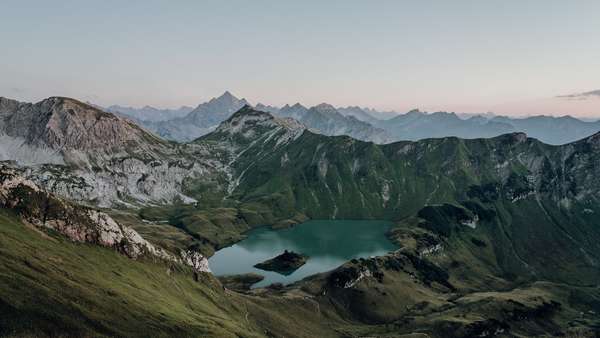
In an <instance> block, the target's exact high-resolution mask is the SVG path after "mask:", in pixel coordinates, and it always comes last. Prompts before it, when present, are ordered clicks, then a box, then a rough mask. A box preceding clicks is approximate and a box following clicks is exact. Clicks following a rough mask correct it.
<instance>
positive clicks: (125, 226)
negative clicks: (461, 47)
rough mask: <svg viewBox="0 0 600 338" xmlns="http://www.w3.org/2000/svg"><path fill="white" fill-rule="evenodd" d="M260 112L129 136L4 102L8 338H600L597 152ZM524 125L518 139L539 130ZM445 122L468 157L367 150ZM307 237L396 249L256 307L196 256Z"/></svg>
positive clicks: (435, 151) (67, 114)
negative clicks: (359, 223) (260, 240)
mask: <svg viewBox="0 0 600 338" xmlns="http://www.w3.org/2000/svg"><path fill="white" fill-rule="evenodd" d="M238 106H239V107H238ZM233 107H238V108H233ZM264 107H267V106H264ZM230 109H231V110H230ZM268 109H273V111H272V113H269V112H263V111H259V110H257V109H255V108H253V107H251V106H249V105H248V104H247V102H246V101H245V100H243V99H242V100H238V99H237V98H235V97H234V96H233V95H231V94H229V93H225V95H224V96H222V97H220V98H215V99H213V100H211V101H209V102H208V103H206V104H202V105H199V106H198V107H197V108H195V109H194V110H193V111H192V112H190V113H189V114H188V115H186V116H185V117H180V118H176V119H173V120H169V121H160V122H152V123H150V124H145V123H144V126H143V127H140V126H138V125H137V124H136V123H134V121H132V120H131V119H128V118H123V117H120V116H117V115H114V114H111V113H109V112H106V111H103V110H101V109H98V108H96V107H93V106H91V105H88V104H85V103H82V102H80V101H77V100H74V99H70V98H63V97H52V98H48V99H46V100H43V101H41V102H38V103H23V102H18V101H14V100H10V99H5V98H0V140H1V141H2V142H1V143H0V144H1V149H0V160H1V161H4V162H3V163H2V166H1V167H0V205H1V206H2V208H1V209H0V223H1V224H2V226H0V232H1V236H0V244H1V245H0V253H1V254H0V262H2V265H1V266H2V273H0V311H1V313H3V314H6V315H3V316H2V317H1V318H0V334H2V335H4V334H6V335H28V334H29V335H35V334H36V333H39V332H43V333H45V334H46V335H48V336H52V335H56V334H59V333H60V334H63V335H65V334H66V335H73V336H92V335H101V336H144V335H146V336H147V335H153V336H156V335H159V336H161V335H165V336H173V335H175V336H232V337H233V336H248V337H262V336H293V337H296V336H301V337H316V336H319V337H341V336H398V335H413V336H415V335H416V336H419V335H420V336H425V335H426V336H433V337H452V336H456V337H473V336H494V335H505V336H536V335H537V336H542V335H546V336H553V335H567V334H582V335H584V334H593V332H594V331H596V332H597V330H598V328H600V320H599V319H598V316H597V313H598V312H599V311H600V291H599V290H600V289H599V288H598V280H600V244H599V243H600V228H599V227H598V221H597V220H598V216H597V215H598V213H600V195H599V193H598V192H599V191H600V179H599V178H598V177H600V166H599V163H600V162H599V161H598V151H599V150H600V134H598V133H595V134H592V135H582V137H581V138H580V139H579V140H577V141H574V142H570V143H567V144H564V145H560V146H555V145H548V144H546V143H544V142H542V141H540V140H538V139H536V138H532V137H528V135H526V134H525V133H521V132H512V131H510V130H509V131H510V132H509V133H505V134H502V135H498V136H495V135H494V134H493V133H490V134H489V135H487V134H486V135H485V136H486V137H485V138H482V137H479V136H477V135H479V134H476V132H478V133H483V132H484V131H482V130H487V129H486V128H488V127H489V128H493V130H494V132H497V133H503V132H504V131H505V129H503V128H509V127H510V126H511V125H512V124H511V123H513V122H514V120H513V121H508V122H507V121H506V120H504V119H496V118H493V119H485V121H484V120H482V119H480V118H471V119H468V120H466V121H468V123H470V125H471V126H476V125H477V126H480V127H481V126H485V127H481V128H479V129H480V130H479V131H473V130H469V129H468V128H467V129H464V127H463V125H462V124H460V121H465V120H461V119H459V118H458V117H457V116H456V115H454V114H448V113H434V114H424V113H421V112H418V111H413V112H410V113H407V114H405V115H400V116H398V117H395V118H393V119H391V120H388V121H385V122H382V123H381V124H380V125H379V127H377V126H374V125H371V124H370V123H368V122H365V121H361V120H360V119H359V118H358V116H359V115H360V113H357V112H356V109H355V108H350V109H341V110H342V111H344V113H341V112H339V111H338V109H336V108H334V107H332V106H330V105H326V104H322V105H319V106H316V107H312V108H305V107H303V106H301V105H300V104H296V105H293V106H284V107H282V108H281V109H274V108H272V107H271V108H268ZM265 110H267V109H265ZM349 110H351V111H353V113H352V114H351V113H349ZM217 111H218V113H217ZM363 117H364V116H363ZM532 119H534V122H535V123H533V122H532V124H533V126H530V125H528V124H523V125H522V127H523V128H525V127H527V128H531V130H536V129H535V128H536V127H537V126H539V124H538V123H539V122H538V120H537V119H535V118H532ZM457 120H458V121H459V122H457ZM184 121H187V123H188V124H189V125H190V126H189V128H190V129H186V130H184V129H182V128H183V127H182V126H183V123H184ZM436 121H443V123H446V124H447V125H448V129H452V130H458V131H460V132H461V133H468V132H470V133H471V134H469V135H471V136H472V137H474V138H473V139H464V138H458V137H454V136H441V135H436V136H438V138H425V139H422V140H417V141H411V140H404V141H398V142H394V143H388V142H387V140H384V139H383V138H382V139H377V141H382V142H380V143H385V144H378V143H379V142H377V143H375V142H372V141H374V140H373V139H370V138H373V137H375V135H377V137H381V135H387V133H390V134H391V135H392V136H393V135H394V134H392V133H391V131H394V130H402V132H398V134H396V135H400V134H404V133H408V132H413V133H415V134H413V135H417V136H418V138H421V136H422V134H419V133H417V131H415V130H414V129H415V128H417V129H418V128H421V129H424V130H427V129H429V130H430V132H431V133H441V132H442V130H440V129H434V128H432V127H431V126H432V125H434V124H435V122H436ZM528 121H530V120H528ZM543 121H544V123H550V124H553V123H556V122H561V123H565V124H564V125H570V124H571V123H574V125H575V126H581V124H579V123H577V122H574V121H572V120H571V119H569V118H567V119H566V120H565V119H544V120H543ZM169 122H170V123H171V124H169ZM154 123H156V125H158V124H160V125H162V126H163V127H164V128H165V129H153V130H155V132H156V133H158V134H160V132H158V131H160V130H164V131H165V133H166V134H165V135H170V136H173V135H183V134H184V133H185V132H186V131H189V130H192V129H193V130H194V131H195V132H200V131H201V130H203V131H208V130H210V132H208V133H204V134H203V135H198V136H199V137H195V136H194V137H190V138H191V139H193V140H192V141H188V142H181V143H178V142H173V141H167V140H164V139H162V138H160V137H158V136H156V135H155V134H152V133H150V132H148V131H146V128H149V127H148V126H152V125H155V124H154ZM454 123H456V125H454ZM477 123H478V124H477ZM583 125H584V126H588V125H587V124H583ZM167 126H169V127H167ZM408 126H412V127H408ZM317 127H318V128H317ZM384 127H385V128H384ZM194 128H196V129H194ZM402 128H404V129H402ZM473 128H475V127H473ZM564 128H566V127H564ZM149 129H151V128H149ZM490 130H492V129H490ZM557 130H558V129H557ZM586 130H588V129H586ZM589 131H590V132H591V129H589ZM419 132H420V131H419ZM486 132H487V131H486ZM566 132H568V133H574V131H573V130H566ZM577 132H580V131H579V129H578V130H577ZM423 133H424V132H423ZM592 133H593V132H592ZM349 134H353V135H357V136H360V137H361V138H363V139H366V140H368V141H363V140H360V139H357V138H355V137H351V136H352V135H350V136H348V135H349ZM404 135H405V134H404ZM549 135H550V134H549ZM560 135H561V136H560V137H565V136H564V135H566V134H560ZM569 135H571V136H570V137H573V136H572V134H569ZM492 136H493V137H492ZM386 137H387V136H386ZM404 137H406V136H404ZM548 137H549V136H548ZM552 137H554V136H552ZM307 219H380V220H388V221H390V222H392V223H393V228H392V229H391V230H390V232H389V233H388V234H387V235H388V237H389V238H390V239H391V240H393V241H394V242H395V243H397V244H398V245H399V249H398V250H397V251H394V252H391V253H389V254H387V255H383V256H379V257H371V258H364V259H355V260H352V261H349V262H347V263H345V264H343V265H342V266H340V267H338V268H336V269H334V270H332V271H329V272H325V273H321V274H318V275H314V276H311V277H308V278H306V279H304V280H302V281H299V282H297V283H294V284H292V285H289V286H272V287H271V288H263V289H259V290H246V291H243V290H242V291H233V290H230V289H229V288H228V287H227V285H226V284H224V283H226V282H225V281H223V280H219V279H217V278H215V277H214V276H213V275H212V274H211V273H210V272H209V270H210V268H209V267H208V266H207V264H206V257H209V256H211V255H212V254H213V253H214V251H215V250H218V249H220V248H222V247H224V246H227V245H230V244H232V243H235V242H237V241H239V240H241V239H242V238H243V237H244V233H245V232H246V231H248V230H249V229H252V228H254V227H258V226H264V225H270V226H274V227H288V226H293V225H294V224H296V223H300V222H303V221H305V220H307ZM82 243H83V244H82ZM66 290H68V291H66Z"/></svg>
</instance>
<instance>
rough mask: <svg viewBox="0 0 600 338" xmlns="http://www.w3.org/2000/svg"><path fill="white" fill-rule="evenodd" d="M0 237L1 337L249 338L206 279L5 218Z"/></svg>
mask: <svg viewBox="0 0 600 338" xmlns="http://www.w3.org/2000/svg"><path fill="white" fill-rule="evenodd" d="M0 233H1V235H0V260H1V267H2V269H1V272H0V280H1V282H0V299H1V306H2V307H3V309H2V311H1V312H2V313H3V316H2V318H0V323H2V325H0V327H1V328H2V331H3V332H2V334H10V333H14V334H22V333H27V332H29V333H35V334H36V335H37V334H41V333H53V332H62V333H64V334H65V335H74V336H81V335H88V334H96V333H99V334H102V335H119V336H132V335H152V336H155V335H159V334H162V335H164V336H173V335H184V334H193V335H212V336H224V337H226V336H237V335H244V336H253V335H255V334H254V333H253V332H252V331H253V328H252V327H251V326H249V325H248V326H249V327H250V328H248V327H245V326H246V325H245V324H246V322H245V320H244V309H243V308H241V307H240V306H236V305H232V304H235V302H232V301H223V299H224V295H223V293H222V292H216V291H215V290H218V288H216V287H215V285H216V284H214V280H213V279H212V277H205V278H204V280H203V283H195V282H194V281H193V280H192V278H190V273H189V271H188V272H187V273H173V274H171V275H169V274H167V266H166V265H164V264H155V263H152V262H144V261H134V260H130V259H128V258H126V257H124V256H121V255H119V254H117V253H116V252H114V251H113V250H110V249H105V248H100V247H97V246H92V245H83V244H75V243H72V242H70V241H68V240H66V239H64V238H62V237H60V236H53V235H46V234H43V233H41V232H39V231H37V230H33V229H28V228H25V227H24V226H23V225H22V224H21V223H20V222H18V221H16V220H15V219H14V218H13V217H12V216H10V215H7V214H6V213H2V214H0ZM7 315H8V316H7ZM254 329H255V328H254Z"/></svg>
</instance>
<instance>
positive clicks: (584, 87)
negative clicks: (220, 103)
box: [0, 0, 600, 117]
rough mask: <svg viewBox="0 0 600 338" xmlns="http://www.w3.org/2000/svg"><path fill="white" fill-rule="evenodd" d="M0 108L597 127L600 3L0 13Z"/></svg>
mask: <svg viewBox="0 0 600 338" xmlns="http://www.w3.org/2000/svg"><path fill="white" fill-rule="evenodd" d="M0 6H1V7H0V8H2V10H1V11H0V41H1V42H0V96H5V97H10V98H14V99H19V100H24V101H39V100H41V99H43V98H45V97H49V96H69V97H74V98H77V99H80V100H83V101H91V102H94V103H97V104H101V105H111V104H121V105H128V106H143V105H153V106H156V107H177V106H181V105H189V106H196V105H197V104H198V103H200V102H203V101H206V100H207V99H210V98H211V97H214V96H218V95H220V94H221V93H223V92H224V91H226V90H229V91H231V92H232V93H233V94H234V95H236V96H238V97H245V98H247V99H248V100H249V101H250V102H253V103H258V102H261V103H266V104H272V105H283V104H285V103H295V102H301V103H303V104H305V105H309V106H310V105H315V104H318V103H321V102H328V103H331V104H333V105H336V106H347V105H359V106H367V107H373V108H376V109H380V110H396V111H408V110H410V109H412V108H419V109H421V110H426V111H441V110H443V111H456V112H467V113H469V112H488V111H491V112H495V113H501V114H509V115H530V114H554V115H565V114H570V115H574V116H584V117H585V116H587V117H592V116H594V117H600V95H596V96H593V95H591V96H582V97H579V98H578V99H573V98H564V97H563V98H558V97H557V96H560V95H569V94H576V93H583V92H588V91H593V90H598V89H600V1H597V0H590V1H583V0H582V1H577V0H574V1H555V0H539V1H536V0H529V1H524V0H514V1H512V0H503V1H496V0H487V1H475V0H473V1H461V0H453V1H447V0H440V1H433V0H423V1H400V0H397V1H352V0H346V1H308V0H304V1H278V0H273V1H266V0H265V1H261V0H256V1H227V0H221V1H183V0H181V1H166V0H165V1H152V0H145V1H135V0H130V1H110V0H108V1H100V0H98V1H91V0H78V1H63V0H53V1H45V0H44V1H29V0H18V1H12V0H0Z"/></svg>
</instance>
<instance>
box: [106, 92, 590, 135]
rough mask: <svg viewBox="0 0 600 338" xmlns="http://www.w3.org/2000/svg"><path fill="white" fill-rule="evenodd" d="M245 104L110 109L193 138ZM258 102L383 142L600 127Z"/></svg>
mask: <svg viewBox="0 0 600 338" xmlns="http://www.w3.org/2000/svg"><path fill="white" fill-rule="evenodd" d="M586 94H589V95H592V94H593V93H592V94H590V93H586ZM246 104H249V102H248V101H247V100H245V99H238V98H236V97H235V96H234V95H233V94H231V93H230V92H225V93H224V94H223V95H221V96H220V97H217V98H213V99H211V100H209V101H208V102H206V103H202V104H200V105H198V106H197V107H196V108H194V109H191V108H186V107H182V108H180V109H178V110H158V109H155V108H151V107H145V108H142V109H137V110H136V109H130V108H120V107H118V106H111V107H109V108H108V109H106V110H107V111H113V112H117V113H118V114H121V115H123V116H126V117H129V118H131V119H133V120H134V121H135V122H136V123H138V124H139V125H141V126H143V127H144V128H146V129H148V130H150V131H152V132H154V133H155V134H157V135H158V136H160V137H163V138H166V139H169V140H174V141H178V142H188V141H192V140H194V139H196V138H198V137H200V136H202V135H205V134H207V133H209V132H210V131H212V130H214V128H216V127H217V126H218V124H219V123H221V122H223V121H224V120H226V119H227V118H228V117H230V116H231V115H232V114H233V113H234V112H236V111H237V110H239V109H240V108H241V107H243V106H244V105H246ZM255 108H256V109H257V110H260V111H265V112H269V113H271V114H273V115H277V116H282V117H293V118H295V119H297V120H298V121H300V122H302V123H303V124H304V125H305V126H306V127H307V128H310V129H312V130H313V131H315V132H317V133H321V134H323V135H328V136H336V135H348V136H351V137H353V138H356V139H359V140H363V141H371V142H374V143H379V144H384V143H391V142H395V141H402V140H413V141H414V140H420V139H426V138H439V137H447V136H456V137H460V138H469V139H471V138H481V137H493V136H498V135H501V134H505V133H511V132H524V133H526V134H528V135H530V136H532V137H534V138H537V139H539V140H541V141H543V142H546V143H549V144H555V145H559V144H566V143H569V142H573V141H576V140H578V139H581V138H583V137H585V136H590V135H592V134H594V133H596V132H598V131H600V121H583V120H579V119H576V118H574V117H571V116H562V117H551V116H531V117H526V118H511V117H507V116H496V115H493V114H491V113H486V114H479V115H477V114H476V115H473V114H471V115H469V114H466V115H465V114H456V113H448V112H435V113H426V112H421V111H419V110H416V109H415V110H412V111H409V112H407V113H404V114H401V113H396V112H378V111H376V110H373V109H369V108H360V107H357V106H349V107H345V108H344V107H340V108H335V107H333V106H331V105H329V104H326V103H323V104H319V105H317V106H314V107H310V108H307V107H304V106H303V105H301V104H300V103H296V104H294V105H291V106H290V105H284V106H283V107H280V108H279V107H275V106H270V105H265V104H261V103H259V104H257V105H256V107H255Z"/></svg>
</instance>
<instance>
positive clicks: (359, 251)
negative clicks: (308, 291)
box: [209, 220, 397, 287]
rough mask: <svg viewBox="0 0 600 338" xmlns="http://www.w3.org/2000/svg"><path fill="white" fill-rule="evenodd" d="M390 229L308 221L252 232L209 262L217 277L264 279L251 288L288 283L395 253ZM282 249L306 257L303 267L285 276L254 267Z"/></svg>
mask: <svg viewBox="0 0 600 338" xmlns="http://www.w3.org/2000/svg"><path fill="white" fill-rule="evenodd" d="M390 227H391V223H390V222H385V221H340V220H335V221H308V222H306V223H303V224H300V225H297V226H295V227H293V228H290V229H284V230H271V229H269V228H266V227H262V228H258V229H255V230H252V231H251V232H249V233H248V238H246V239H245V240H243V241H241V242H239V243H236V244H234V245H232V246H230V247H227V248H223V249H221V250H219V251H218V252H217V253H215V255H214V256H213V257H211V258H210V259H209V263H210V268H211V270H212V271H213V273H214V274H215V275H217V276H222V275H232V274H241V273H248V272H254V273H258V274H261V275H263V276H265V279H264V280H263V281H262V282H260V283H257V284H255V285H254V287H261V286H266V285H269V284H272V283H276V282H279V283H283V284H289V283H292V282H295V281H297V280H300V279H302V278H304V277H307V276H310V275H312V274H315V273H320V272H324V271H328V270H331V269H334V268H336V267H338V266H339V265H341V264H343V263H344V262H346V261H348V260H350V259H352V258H358V257H370V256H377V255H382V254H385V253H387V252H389V251H393V250H396V249H397V247H396V246H395V245H394V244H392V243H391V242H390V241H389V240H388V239H387V237H385V233H386V232H387V230H389V229H390ZM284 250H289V251H294V252H297V253H301V254H305V255H308V256H309V259H308V261H307V263H306V264H305V265H303V266H302V267H300V268H299V269H298V270H296V271H294V272H293V273H292V274H290V275H287V276H284V275H281V274H279V273H277V272H272V271H264V270H260V269H257V268H254V264H257V263H260V262H263V261H265V260H267V259H270V258H273V257H275V256H277V255H279V254H281V253H282V252H283V251H284Z"/></svg>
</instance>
